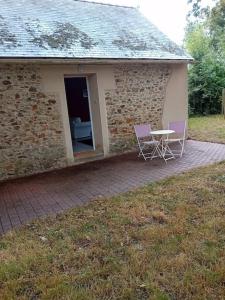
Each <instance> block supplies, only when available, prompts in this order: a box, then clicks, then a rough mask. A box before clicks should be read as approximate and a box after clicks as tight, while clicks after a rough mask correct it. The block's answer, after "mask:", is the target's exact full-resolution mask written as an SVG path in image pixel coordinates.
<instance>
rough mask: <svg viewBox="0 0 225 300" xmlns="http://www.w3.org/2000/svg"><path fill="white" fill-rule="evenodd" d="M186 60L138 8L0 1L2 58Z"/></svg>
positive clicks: (71, 0)
mask: <svg viewBox="0 0 225 300" xmlns="http://www.w3.org/2000/svg"><path fill="white" fill-rule="evenodd" d="M3 57H4V58H9V57H10V58H18V57H19V58H77V59H79V58H83V59H85V58H89V59H91V58H95V59H160V60H162V59H163V60H164V59H165V60H171V59H172V60H173V59H175V60H190V59H191V57H190V56H189V55H187V54H186V53H185V52H184V51H183V50H182V49H181V48H179V47H178V46H177V45H176V44H175V43H173V42H172V41H170V40H169V39H168V38H167V37H166V36H165V35H164V34H163V33H161V32H160V31H159V30H158V29H157V28H156V27H155V26H154V25H153V24H151V23H150V22H149V21H148V20H147V19H146V18H145V17H144V16H143V15H141V13H140V12H139V10H138V9H136V8H130V7H122V6H115V5H105V4H98V3H92V2H85V1H79V0H0V58H3Z"/></svg>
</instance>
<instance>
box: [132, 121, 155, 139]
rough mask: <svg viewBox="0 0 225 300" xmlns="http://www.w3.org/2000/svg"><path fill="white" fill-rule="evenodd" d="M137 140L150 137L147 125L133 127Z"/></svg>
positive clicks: (149, 129) (149, 127) (149, 128)
mask: <svg viewBox="0 0 225 300" xmlns="http://www.w3.org/2000/svg"><path fill="white" fill-rule="evenodd" d="M134 130H135V133H136V137H137V139H139V138H145V137H148V136H150V131H151V126H150V125H149V124H142V125H134Z"/></svg>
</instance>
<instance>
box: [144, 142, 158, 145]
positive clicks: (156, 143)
mask: <svg viewBox="0 0 225 300" xmlns="http://www.w3.org/2000/svg"><path fill="white" fill-rule="evenodd" d="M143 144H145V145H158V144H159V142H158V141H145V142H143Z"/></svg>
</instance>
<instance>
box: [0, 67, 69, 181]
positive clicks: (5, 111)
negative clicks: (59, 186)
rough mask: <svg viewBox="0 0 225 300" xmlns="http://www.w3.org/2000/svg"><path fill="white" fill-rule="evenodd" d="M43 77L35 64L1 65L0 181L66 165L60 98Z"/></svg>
mask: <svg viewBox="0 0 225 300" xmlns="http://www.w3.org/2000/svg"><path fill="white" fill-rule="evenodd" d="M40 80H41V78H40V75H39V68H38V67H36V66H34V65H0V180H4V179H8V178H13V177H19V176H24V175H28V174H34V173H39V172H43V171H45V170H51V169H55V168H59V167H62V166H64V165H65V164H66V160H65V157H66V154H65V148H64V147H65V146H64V145H65V143H64V138H63V131H62V121H61V116H60V114H59V109H58V102H57V97H56V95H46V94H43V93H42V91H41V81H40Z"/></svg>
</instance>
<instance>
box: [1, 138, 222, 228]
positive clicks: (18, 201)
mask: <svg viewBox="0 0 225 300" xmlns="http://www.w3.org/2000/svg"><path fill="white" fill-rule="evenodd" d="M222 160H225V145H222V144H214V143H205V142H198V141H187V142H186V150H185V154H184V156H183V157H182V158H177V159H176V160H170V161H168V163H167V164H165V163H164V161H163V160H161V159H157V160H153V161H149V160H148V161H146V162H145V161H144V160H142V159H141V158H138V157H137V153H129V154H124V155H120V156H116V157H113V158H109V159H104V160H101V161H95V162H91V163H87V164H83V165H79V166H74V167H70V168H66V169H63V170H58V171H54V172H50V173H44V174H40V175H35V176H31V177H27V178H21V179H17V180H11V181H8V182H3V183H1V184H0V233H4V232H7V231H8V230H10V229H12V228H13V227H19V226H20V225H21V224H26V223H28V222H29V221H31V220H33V219H35V218H39V217H43V216H47V215H50V214H56V213H59V212H62V211H65V210H66V209H68V208H72V207H75V206H76V205H83V204H86V203H87V202H89V201H91V200H93V199H96V198H98V197H110V196H113V195H116V194H119V193H123V192H126V191H129V190H132V189H134V188H137V187H140V186H143V185H144V184H146V183H149V182H153V181H157V180H160V179H163V178H165V177H168V176H171V175H174V174H179V173H181V172H183V171H186V170H189V169H192V168H195V167H198V166H204V165H208V164H211V163H214V162H219V161H222Z"/></svg>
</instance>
